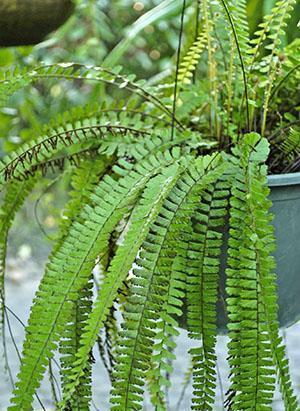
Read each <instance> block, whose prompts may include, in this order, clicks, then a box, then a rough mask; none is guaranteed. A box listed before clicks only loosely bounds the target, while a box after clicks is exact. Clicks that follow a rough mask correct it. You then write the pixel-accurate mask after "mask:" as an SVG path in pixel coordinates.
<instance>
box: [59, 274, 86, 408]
mask: <svg viewBox="0 0 300 411" xmlns="http://www.w3.org/2000/svg"><path fill="white" fill-rule="evenodd" d="M92 296H93V281H91V280H90V281H89V282H88V283H87V285H86V286H85V287H84V288H83V289H82V290H81V291H80V292H79V295H78V299H77V300H76V301H75V302H74V306H73V307H72V314H71V320H70V321H69V323H67V324H65V329H64V331H63V333H62V341H60V353H61V371H60V373H61V380H62V388H63V394H64V393H65V391H66V390H67V386H68V385H67V383H68V379H69V375H70V372H71V370H72V367H73V364H74V361H75V359H76V353H77V351H78V350H79V348H80V347H81V343H80V339H81V336H82V333H83V329H84V327H85V325H86V321H87V318H88V315H89V313H90V312H91V310H92ZM92 362H93V360H92V353H91V352H90V355H89V360H88V361H87V362H86V365H85V368H84V373H83V375H82V376H81V377H80V381H79V384H78V385H77V386H76V389H75V390H74V392H73V394H72V396H71V398H70V400H69V401H67V403H66V406H65V407H64V411H76V410H77V411H82V410H89V404H90V401H91V398H92ZM56 405H58V404H56Z"/></svg>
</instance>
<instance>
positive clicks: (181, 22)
mask: <svg viewBox="0 0 300 411" xmlns="http://www.w3.org/2000/svg"><path fill="white" fill-rule="evenodd" d="M185 8H186V0H183V3H182V11H181V18H180V31H179V39H178V49H177V60H176V72H175V84H174V96H173V107H172V125H171V138H172V140H173V139H174V131H175V120H176V104H177V89H178V74H179V65H180V54H181V45H182V36H183V27H184V15H185Z"/></svg>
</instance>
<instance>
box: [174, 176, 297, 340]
mask: <svg viewBox="0 0 300 411" xmlns="http://www.w3.org/2000/svg"><path fill="white" fill-rule="evenodd" d="M268 181H269V187H270V189H271V194H270V199H271V200H272V202H273V206H272V208H271V212H272V213H273V214H274V221H273V225H274V228H275V237H276V251H275V253H274V256H275V260H276V264H277V268H276V273H277V283H278V303H279V322H280V326H281V327H288V326H290V325H292V324H293V323H295V322H296V321H298V320H300V173H293V174H283V175H271V176H269V177H268ZM225 237H227V238H228V227H227V229H226V231H225ZM224 243H225V245H224V250H223V253H222V259H221V270H220V275H221V286H220V292H219V300H218V306H217V311H218V315H217V322H218V332H219V333H224V332H226V324H227V316H226V309H225V300H226V293H225V282H226V276H225V269H226V255H227V252H226V243H227V241H226V238H225V242H224ZM184 317H185V316H184ZM180 325H181V326H182V327H183V328H186V318H183V319H182V320H181V321H180Z"/></svg>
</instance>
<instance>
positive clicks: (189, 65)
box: [178, 32, 207, 87]
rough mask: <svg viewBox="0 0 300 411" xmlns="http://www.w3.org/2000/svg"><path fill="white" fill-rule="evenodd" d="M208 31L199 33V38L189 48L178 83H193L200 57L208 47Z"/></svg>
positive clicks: (181, 66) (179, 72)
mask: <svg viewBox="0 0 300 411" xmlns="http://www.w3.org/2000/svg"><path fill="white" fill-rule="evenodd" d="M206 42H207V33H206V32H204V33H201V34H199V36H198V38H197V39H196V40H195V41H194V43H193V44H192V45H191V47H190V48H189V50H188V52H187V54H186V55H185V56H184V58H183V60H182V62H181V64H180V67H179V71H178V84H179V86H181V87H182V86H183V85H184V84H191V78H192V77H193V74H194V72H195V70H196V67H197V65H198V63H199V59H200V57H201V55H202V52H203V51H204V49H205V47H206Z"/></svg>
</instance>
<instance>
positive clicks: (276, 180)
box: [268, 172, 300, 187]
mask: <svg viewBox="0 0 300 411" xmlns="http://www.w3.org/2000/svg"><path fill="white" fill-rule="evenodd" d="M268 183H269V184H268V185H269V187H282V186H294V185H300V172H299V173H286V174H270V175H268Z"/></svg>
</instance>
